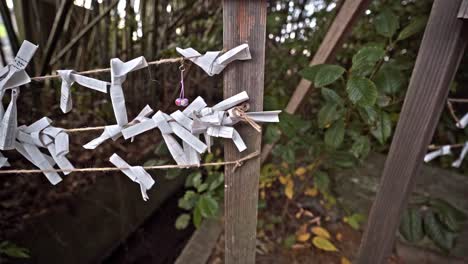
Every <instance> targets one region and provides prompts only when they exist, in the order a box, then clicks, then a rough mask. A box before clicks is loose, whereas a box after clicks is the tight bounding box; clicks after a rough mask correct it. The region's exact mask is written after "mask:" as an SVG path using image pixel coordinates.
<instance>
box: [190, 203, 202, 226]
mask: <svg viewBox="0 0 468 264" xmlns="http://www.w3.org/2000/svg"><path fill="white" fill-rule="evenodd" d="M202 219H203V218H202V215H201V211H200V208H199V207H198V206H197V207H195V209H194V210H193V212H192V222H193V225H194V226H195V227H196V228H199V227H200V225H201V222H202Z"/></svg>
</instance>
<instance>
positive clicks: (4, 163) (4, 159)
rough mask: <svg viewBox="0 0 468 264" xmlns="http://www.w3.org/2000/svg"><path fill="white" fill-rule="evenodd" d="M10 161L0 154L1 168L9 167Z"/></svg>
mask: <svg viewBox="0 0 468 264" xmlns="http://www.w3.org/2000/svg"><path fill="white" fill-rule="evenodd" d="M9 166H10V163H8V159H7V158H6V157H5V156H3V154H2V153H1V152H0V168H3V167H9Z"/></svg>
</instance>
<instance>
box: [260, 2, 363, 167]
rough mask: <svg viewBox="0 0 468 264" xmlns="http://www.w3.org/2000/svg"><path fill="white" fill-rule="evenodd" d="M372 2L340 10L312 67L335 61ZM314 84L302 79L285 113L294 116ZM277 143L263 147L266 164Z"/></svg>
mask: <svg viewBox="0 0 468 264" xmlns="http://www.w3.org/2000/svg"><path fill="white" fill-rule="evenodd" d="M370 2H371V1H370V0H346V1H344V3H343V5H342V7H341V8H340V10H339V12H338V14H337V15H336V17H335V19H334V20H333V23H332V25H331V26H330V29H328V32H327V34H326V35H325V38H324V39H323V41H322V43H321V44H320V47H319V48H318V50H317V52H316V53H315V55H314V57H313V58H312V61H311V62H310V66H313V65H317V64H323V63H327V62H331V61H333V60H334V56H335V53H336V51H337V50H338V49H339V48H340V47H341V45H342V43H343V42H344V40H345V39H346V38H347V37H348V35H349V33H350V32H351V30H352V28H353V26H354V24H355V23H356V21H357V20H358V18H359V16H360V15H361V14H362V13H363V12H364V10H365V9H366V8H367V7H368V6H369V4H370ZM311 86H312V83H311V82H310V81H309V80H306V79H304V78H302V79H301V81H300V82H299V84H298V85H297V87H296V89H295V90H294V93H293V95H292V96H291V99H289V102H288V105H287V106H286V109H285V111H286V112H287V113H289V114H294V113H295V112H296V110H297V109H298V108H299V106H300V105H301V103H302V101H303V100H304V98H305V97H306V95H307V93H308V92H309V90H310V88H311ZM274 145H275V143H271V144H266V145H265V146H263V151H262V157H261V160H262V162H264V161H265V160H266V159H267V158H268V156H269V155H270V153H271V151H272V150H273V147H274Z"/></svg>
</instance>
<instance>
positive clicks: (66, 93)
mask: <svg viewBox="0 0 468 264" xmlns="http://www.w3.org/2000/svg"><path fill="white" fill-rule="evenodd" d="M57 73H58V74H59V75H60V77H61V78H62V86H61V90H60V91H61V95H60V109H61V110H62V112H64V113H68V112H70V111H71V109H72V106H73V103H72V98H71V86H72V85H73V84H74V83H75V82H76V83H78V84H80V85H81V86H84V87H87V88H90V89H93V90H96V91H99V92H101V93H107V86H108V85H110V83H108V82H105V81H101V80H97V79H94V78H89V77H86V76H83V75H79V74H77V73H76V72H75V71H74V70H58V71H57Z"/></svg>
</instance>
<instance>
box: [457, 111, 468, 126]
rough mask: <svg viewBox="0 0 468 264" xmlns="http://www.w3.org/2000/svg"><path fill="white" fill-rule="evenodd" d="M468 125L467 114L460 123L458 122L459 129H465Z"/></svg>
mask: <svg viewBox="0 0 468 264" xmlns="http://www.w3.org/2000/svg"><path fill="white" fill-rule="evenodd" d="M467 124H468V113H466V114H465V115H464V116H463V117H462V119H460V121H458V122H457V127H458V128H465V127H466V125H467Z"/></svg>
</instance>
